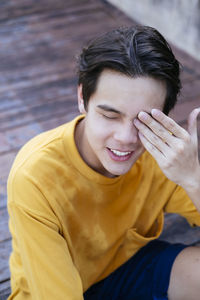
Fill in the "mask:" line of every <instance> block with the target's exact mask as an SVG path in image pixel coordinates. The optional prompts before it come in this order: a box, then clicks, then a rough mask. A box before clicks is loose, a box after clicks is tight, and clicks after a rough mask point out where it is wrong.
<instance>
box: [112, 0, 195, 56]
mask: <svg viewBox="0 0 200 300" xmlns="http://www.w3.org/2000/svg"><path fill="white" fill-rule="evenodd" d="M108 2H110V3H111V4H113V5H115V6H117V7H118V8H120V9H121V10H122V11H124V12H125V13H126V14H127V15H128V16H130V17H132V18H133V19H134V20H135V21H137V22H138V23H141V24H144V25H149V26H153V27H155V28H157V29H158V30H159V31H160V32H161V33H162V34H163V35H164V36H165V37H166V38H167V40H168V41H170V42H172V43H173V44H174V45H176V46H177V47H179V48H180V49H183V50H185V51H186V52H187V53H189V54H191V55H192V56H194V57H195V58H196V59H198V60H200V0H108Z"/></svg>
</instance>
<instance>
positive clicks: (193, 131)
mask: <svg viewBox="0 0 200 300" xmlns="http://www.w3.org/2000/svg"><path fill="white" fill-rule="evenodd" d="M199 113H200V107H199V108H195V109H194V110H193V111H192V112H191V113H190V114H189V117H188V132H189V134H190V135H191V138H192V139H193V140H194V142H195V143H197V142H198V136H197V117H198V115H199Z"/></svg>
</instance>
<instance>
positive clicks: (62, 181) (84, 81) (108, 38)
mask: <svg viewBox="0 0 200 300" xmlns="http://www.w3.org/2000/svg"><path fill="white" fill-rule="evenodd" d="M179 90H180V80H179V63H178V61H177V60H176V59H175V57H174V55H173V53H172V51H171V49H170V47H169V46H168V44H167V43H166V41H165V40H164V38H163V37H162V36H161V35H160V34H159V33H158V32H157V31H156V30H155V29H153V28H150V27H143V26H141V27H131V28H119V29H117V30H113V31H112V32H109V33H106V34H104V35H102V36H100V37H98V38H97V39H95V40H93V41H92V42H90V44H89V45H88V47H86V48H84V49H83V51H82V54H81V55H80V60H79V86H78V105H79V109H80V112H81V115H80V116H78V117H77V118H76V119H75V120H73V121H71V122H70V123H68V124H64V125H62V126H60V127H58V128H55V129H53V130H51V131H48V132H45V133H43V134H40V135H39V136H37V137H35V138H34V139H32V140H31V141H30V142H29V143H27V144H26V145H25V146H24V147H23V148H22V150H21V151H20V153H19V154H18V156H17V158H16V160H15V162H14V165H13V167H12V170H11V173H10V176H9V180H8V210H9V214H10V230H11V233H12V236H13V252H12V254H11V257H10V268H11V286H12V295H11V296H10V297H9V300H11V299H19V300H24V299H33V300H46V299H48V300H51V299H52V300H55V299H58V300H67V299H69V300H72V299H74V300H81V299H86V300H89V299H95V300H96V299H104V300H105V299H109V300H110V299H111V300H112V299H114V300H115V299H126V300H129V299H131V300H134V299H139V300H142V299H145V300H147V299H168V298H169V299H173V300H177V299H181V300H184V299H187V300H188V299H190V300H191V299H199V295H200V249H198V248H197V247H186V246H184V245H181V244H176V245H171V244H169V243H166V242H161V241H158V240H156V239H157V238H158V237H159V235H160V233H161V232H162V228H163V219H164V212H174V213H179V214H181V215H182V216H185V217H186V218H187V220H188V221H189V222H190V224H191V225H192V226H199V225H200V213H199V211H200V165H199V161H198V145H197V143H198V142H197V124H196V120H197V116H198V113H199V112H200V109H195V110H193V111H192V112H191V114H190V115H189V119H188V131H186V130H185V129H183V128H181V127H180V126H179V125H178V124H176V123H175V121H173V120H172V119H171V118H169V117H168V116H167V115H168V113H169V111H170V110H171V109H172V108H173V107H174V105H175V103H176V100H177V94H178V93H179Z"/></svg>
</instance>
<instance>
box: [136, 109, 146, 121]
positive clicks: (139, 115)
mask: <svg viewBox="0 0 200 300" xmlns="http://www.w3.org/2000/svg"><path fill="white" fill-rule="evenodd" d="M147 117H148V114H147V113H145V112H144V111H141V112H139V114H138V118H139V119H141V120H145V119H147Z"/></svg>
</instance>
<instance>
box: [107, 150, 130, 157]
mask: <svg viewBox="0 0 200 300" xmlns="http://www.w3.org/2000/svg"><path fill="white" fill-rule="evenodd" d="M109 150H110V151H112V153H114V154H115V155H117V156H119V157H121V156H127V155H129V154H131V153H132V152H133V151H119V150H114V149H110V148H109Z"/></svg>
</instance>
